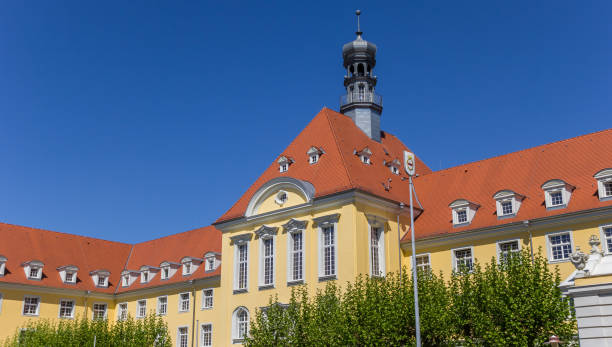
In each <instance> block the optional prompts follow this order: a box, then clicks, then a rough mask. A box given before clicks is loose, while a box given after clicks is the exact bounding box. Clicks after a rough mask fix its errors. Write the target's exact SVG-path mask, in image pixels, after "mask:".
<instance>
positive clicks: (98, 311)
mask: <svg viewBox="0 0 612 347" xmlns="http://www.w3.org/2000/svg"><path fill="white" fill-rule="evenodd" d="M106 308H107V305H106V304H93V319H105V318H106Z"/></svg>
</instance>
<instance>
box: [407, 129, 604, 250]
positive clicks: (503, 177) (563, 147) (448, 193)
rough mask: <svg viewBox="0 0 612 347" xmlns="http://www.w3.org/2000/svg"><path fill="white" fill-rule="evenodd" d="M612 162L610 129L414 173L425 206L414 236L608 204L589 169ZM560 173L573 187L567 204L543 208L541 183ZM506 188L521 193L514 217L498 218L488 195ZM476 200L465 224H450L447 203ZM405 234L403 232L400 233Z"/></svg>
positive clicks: (450, 219)
mask: <svg viewBox="0 0 612 347" xmlns="http://www.w3.org/2000/svg"><path fill="white" fill-rule="evenodd" d="M610 167H612V129H608V130H604V131H600V132H596V133H592V134H588V135H584V136H579V137H575V138H571V139H567V140H563V141H559V142H555V143H551V144H546V145H542V146H538V147H533V148H530V149H526V150H522V151H518V152H514V153H510V154H506V155H502V156H498V157H494V158H490V159H486V160H481V161H477V162H474V163H469V164H465V165H460V166H456V167H452V168H449V169H445V170H441V171H436V172H432V173H430V174H426V175H423V176H421V177H417V178H415V180H414V181H415V187H416V192H417V194H418V197H419V199H420V201H421V203H422V204H423V208H424V211H423V213H422V214H421V215H420V216H419V217H418V218H417V219H416V221H415V232H416V238H417V239H418V238H426V237H431V236H435V235H443V234H448V233H455V232H461V231H466V230H470V229H477V228H482V227H488V226H495V225H501V224H506V223H512V222H517V221H523V220H529V219H534V218H539V217H546V216H553V215H560V214H565V213H569V212H575V211H580V210H587V209H592V208H597V207H603V206H610V205H612V201H600V200H599V198H598V196H597V181H596V180H595V179H594V178H593V175H594V174H595V173H597V172H598V171H600V170H602V169H605V168H610ZM550 179H561V180H563V181H565V182H566V183H568V184H571V185H573V186H575V187H576V189H575V190H574V191H573V192H572V195H571V198H570V202H569V205H568V206H567V208H563V209H557V210H547V209H546V206H545V204H544V192H543V190H542V188H541V186H542V184H543V183H544V182H546V181H548V180H550ZM502 189H509V190H512V191H514V192H516V193H518V194H522V195H524V196H525V199H524V200H523V202H522V204H521V207H520V209H519V211H518V213H517V215H516V217H512V218H505V219H498V218H497V215H496V214H495V213H496V204H495V200H494V199H493V195H494V194H495V193H496V192H498V191H499V190H502ZM460 198H462V199H466V200H468V201H471V202H474V203H477V204H479V205H480V208H479V209H478V210H477V212H476V215H475V216H474V219H473V220H472V222H471V224H470V225H469V226H465V227H457V228H456V227H453V223H452V218H451V209H450V208H449V207H448V205H449V204H450V203H451V202H452V201H454V200H456V199H460ZM405 238H406V237H405Z"/></svg>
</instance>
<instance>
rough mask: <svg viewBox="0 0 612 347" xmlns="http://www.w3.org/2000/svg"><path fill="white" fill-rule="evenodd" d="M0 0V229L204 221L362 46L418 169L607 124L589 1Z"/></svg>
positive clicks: (604, 24) (601, 54)
mask: <svg viewBox="0 0 612 347" xmlns="http://www.w3.org/2000/svg"><path fill="white" fill-rule="evenodd" d="M296 4H298V3H296V2H292V1H291V2H288V1H285V2H261V1H260V2H244V3H242V2H236V1H227V2H223V1H216V2H212V1H211V2H188V1H185V2H183V1H172V2H170V1H167V2H161V1H158V2H151V1H129V2H124V1H120V2H119V1H117V2H114V1H104V2H98V3H85V2H82V1H39V2H31V1H15V2H3V3H2V4H0V51H1V52H2V53H1V54H0V161H1V165H0V221H3V222H7V223H12V224H20V225H27V226H32V227H38V228H45V229H51V230H56V231H62V232H67V233H76V234H81V235H88V236H93V237H100V238H104V239H111V240H117V241H124V242H140V241H144V240H148V239H152V238H156V237H160V236H164V235H168V234H172V233H176V232H180V231H184V230H188V229H192V228H196V227H200V226H204V225H208V224H210V223H212V222H213V221H214V220H215V219H216V218H217V217H218V216H220V215H221V214H222V213H223V212H225V211H226V210H227V209H228V208H229V207H230V206H231V205H232V204H233V203H234V202H235V200H236V199H238V198H239V196H240V195H241V194H242V193H243V192H244V191H245V190H246V189H247V188H248V186H249V185H250V184H251V183H252V182H253V181H254V180H255V179H256V178H257V176H258V175H259V174H260V173H262V172H263V170H264V169H265V168H266V167H267V166H268V165H269V164H270V162H271V161H272V160H274V158H275V157H276V156H277V155H278V154H279V153H280V152H281V151H282V150H283V149H284V148H285V146H286V145H287V144H288V143H289V142H290V141H291V140H292V139H293V138H294V137H295V136H296V135H297V134H298V133H299V132H300V130H301V129H302V128H303V127H304V126H305V125H306V124H307V123H308V122H309V121H310V119H311V118H312V117H314V115H315V114H316V113H317V112H318V111H319V110H320V109H321V108H322V107H323V106H328V107H330V108H333V109H337V108H338V100H339V96H340V95H341V94H342V93H343V88H342V76H343V73H344V72H343V69H342V66H341V63H342V62H341V46H342V44H344V43H345V42H347V41H350V40H352V39H354V36H355V35H354V31H355V16H354V14H353V13H354V10H355V9H356V8H360V9H361V10H362V16H361V17H362V30H363V31H364V32H365V34H364V38H365V39H367V40H370V41H373V42H374V43H376V44H377V45H378V48H379V54H378V57H377V58H378V59H377V60H378V65H377V67H376V74H377V75H378V77H379V85H378V92H379V93H380V94H382V95H383V96H384V101H385V109H384V112H383V117H382V126H383V128H384V129H385V130H387V131H389V132H391V133H393V134H396V135H398V136H399V138H400V139H402V140H403V141H404V143H406V145H408V146H409V147H410V148H412V149H413V150H414V151H415V152H416V153H417V155H418V156H420V157H421V158H422V159H423V160H424V161H425V162H426V163H427V164H428V165H429V166H430V167H431V168H432V169H435V170H437V169H439V168H446V167H450V166H455V165H459V164H462V163H466V162H470V161H475V160H480V159H485V158H488V157H492V156H496V155H500V154H504V153H509V152H512V151H516V150H520V149H524V148H529V147H532V146H536V145H540V144H544V143H549V142H553V141H558V140H562V139H565V138H569V137H573V136H577V135H582V134H586V133H590V132H594V131H598V130H602V129H605V128H609V127H610V125H611V120H612V117H611V115H610V114H611V112H610V111H611V109H612V98H610V91H611V88H610V87H611V84H612V68H611V67H612V65H611V64H610V62H611V61H612V46H611V45H610V42H612V35H611V34H612V24H611V21H610V15H611V14H612V2H609V1H588V2H575V1H536V2H534V1H512V2H498V1H470V2H459V1H435V2H434V1H401V2H396V3H392V2H374V1H351V2H339V1H325V2H317V1H310V2H308V4H305V3H303V2H301V3H299V5H296Z"/></svg>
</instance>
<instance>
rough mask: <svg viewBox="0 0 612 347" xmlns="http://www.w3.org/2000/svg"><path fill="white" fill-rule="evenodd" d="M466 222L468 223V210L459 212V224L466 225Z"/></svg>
mask: <svg viewBox="0 0 612 347" xmlns="http://www.w3.org/2000/svg"><path fill="white" fill-rule="evenodd" d="M466 222H467V211H466V210H459V211H457V223H458V224H461V223H466Z"/></svg>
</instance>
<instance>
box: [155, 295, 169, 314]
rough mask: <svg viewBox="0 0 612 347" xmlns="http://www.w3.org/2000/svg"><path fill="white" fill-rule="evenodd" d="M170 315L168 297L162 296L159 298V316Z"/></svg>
mask: <svg viewBox="0 0 612 347" xmlns="http://www.w3.org/2000/svg"><path fill="white" fill-rule="evenodd" d="M166 313H168V297H167V296H160V297H159V298H157V314H158V315H160V316H164V315H166Z"/></svg>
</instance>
